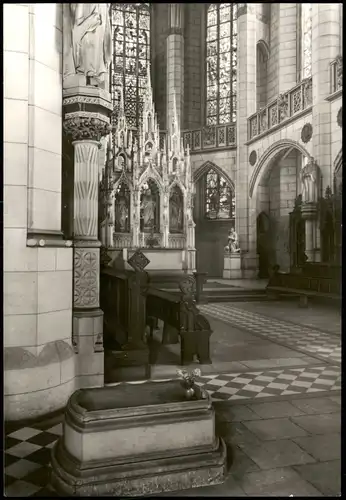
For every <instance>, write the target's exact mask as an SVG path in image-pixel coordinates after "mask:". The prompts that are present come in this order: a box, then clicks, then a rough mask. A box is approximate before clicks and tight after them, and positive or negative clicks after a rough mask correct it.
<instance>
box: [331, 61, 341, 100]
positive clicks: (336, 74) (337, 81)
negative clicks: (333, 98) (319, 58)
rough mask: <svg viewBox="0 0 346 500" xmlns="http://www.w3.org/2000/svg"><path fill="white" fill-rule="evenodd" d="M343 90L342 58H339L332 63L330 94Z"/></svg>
mask: <svg viewBox="0 0 346 500" xmlns="http://www.w3.org/2000/svg"><path fill="white" fill-rule="evenodd" d="M341 88H342V56H337V57H336V58H335V59H334V61H332V62H331V63H330V93H331V94H334V92H336V91H337V90H339V89H341Z"/></svg>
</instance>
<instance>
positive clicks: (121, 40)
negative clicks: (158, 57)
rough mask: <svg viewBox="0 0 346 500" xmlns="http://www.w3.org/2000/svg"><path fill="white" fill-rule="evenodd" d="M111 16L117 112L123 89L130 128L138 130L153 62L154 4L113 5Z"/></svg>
mask: <svg viewBox="0 0 346 500" xmlns="http://www.w3.org/2000/svg"><path fill="white" fill-rule="evenodd" d="M111 12H112V16H111V22H112V33H113V64H112V78H111V92H112V100H113V108H114V109H115V110H117V108H118V106H119V100H120V90H121V88H123V89H124V102H125V115H126V118H127V122H128V125H129V126H130V127H138V125H139V120H140V117H141V114H142V111H143V96H144V92H145V88H146V81H147V68H148V67H149V61H150V4H148V3H141V4H139V3H113V4H112V10H111Z"/></svg>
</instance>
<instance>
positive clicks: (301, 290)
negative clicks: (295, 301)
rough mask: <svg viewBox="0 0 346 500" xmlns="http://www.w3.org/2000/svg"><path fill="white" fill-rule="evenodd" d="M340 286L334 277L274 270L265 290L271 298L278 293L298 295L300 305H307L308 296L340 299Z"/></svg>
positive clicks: (333, 299)
mask: <svg viewBox="0 0 346 500" xmlns="http://www.w3.org/2000/svg"><path fill="white" fill-rule="evenodd" d="M340 288H341V287H340V283H339V282H338V280H336V279H335V278H328V277H324V276H306V275H304V274H294V273H280V272H276V273H274V274H273V276H272V277H271V278H270V280H269V283H268V285H267V287H266V292H267V295H268V296H269V297H273V298H276V297H278V296H279V295H280V294H292V295H298V296H299V305H300V307H307V306H308V298H309V297H315V298H323V299H328V300H332V301H340V300H341V289H340Z"/></svg>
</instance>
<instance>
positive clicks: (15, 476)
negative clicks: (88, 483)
mask: <svg viewBox="0 0 346 500" xmlns="http://www.w3.org/2000/svg"><path fill="white" fill-rule="evenodd" d="M61 434H62V423H60V424H57V425H55V426H54V427H52V428H50V429H47V430H41V429H39V428H34V427H23V428H21V429H18V430H15V431H13V432H10V433H8V434H7V435H6V437H5V468H4V472H5V495H6V496H7V497H21V496H24V497H31V496H45V497H46V498H49V497H52V496H57V495H56V494H54V493H53V492H51V491H50V490H49V488H48V484H49V476H50V456H51V448H52V446H53V445H54V443H55V442H56V440H57V439H58V437H59V435H61Z"/></svg>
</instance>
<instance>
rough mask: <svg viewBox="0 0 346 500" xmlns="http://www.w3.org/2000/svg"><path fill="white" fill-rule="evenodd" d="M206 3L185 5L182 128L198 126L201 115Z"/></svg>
mask: <svg viewBox="0 0 346 500" xmlns="http://www.w3.org/2000/svg"><path fill="white" fill-rule="evenodd" d="M205 8H206V5H205V4H200V3H189V4H186V5H185V36H184V38H185V89H184V93H185V102H184V120H183V128H184V129H193V128H198V127H200V126H201V125H203V124H202V116H203V109H202V106H203V103H202V95H203V87H204V82H205V78H204V67H205V66H204V61H203V57H204V53H205V51H204V43H205V42H204V40H203V37H202V33H204V29H203V28H204V17H205V16H204V12H205Z"/></svg>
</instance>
